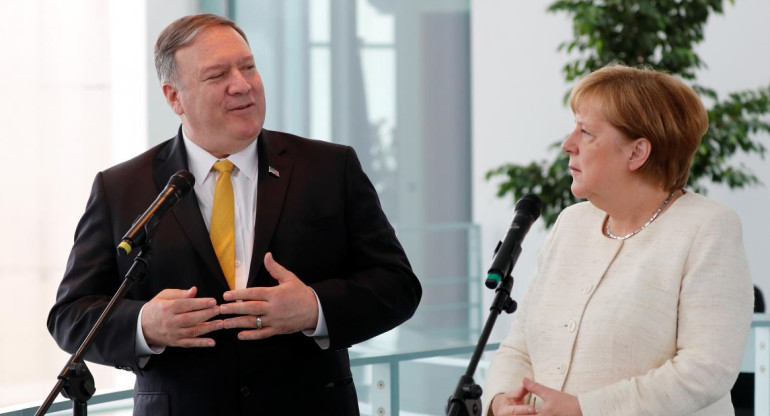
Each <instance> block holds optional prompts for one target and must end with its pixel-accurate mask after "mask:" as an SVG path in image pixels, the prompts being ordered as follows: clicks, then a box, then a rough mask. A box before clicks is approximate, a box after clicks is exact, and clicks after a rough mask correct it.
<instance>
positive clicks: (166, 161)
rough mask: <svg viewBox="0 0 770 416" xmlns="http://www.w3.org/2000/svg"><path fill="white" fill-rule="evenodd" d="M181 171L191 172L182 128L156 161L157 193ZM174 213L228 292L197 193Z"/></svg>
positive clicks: (181, 203) (204, 260)
mask: <svg viewBox="0 0 770 416" xmlns="http://www.w3.org/2000/svg"><path fill="white" fill-rule="evenodd" d="M180 170H189V167H188V165H187V150H186V149H185V146H184V140H183V139H182V127H181V126H180V127H179V132H178V133H177V135H176V137H175V138H173V139H171V141H170V142H169V144H168V145H167V146H165V147H164V148H163V149H162V150H161V151H160V152H159V153H158V155H157V156H156V157H155V161H154V165H153V177H154V180H155V184H156V185H157V187H158V189H163V188H164V187H165V186H166V183H167V182H168V179H169V178H170V177H171V175H173V174H174V173H176V172H178V171H180ZM196 179H197V178H196ZM171 212H172V214H173V215H174V217H175V218H176V220H177V222H178V223H179V226H180V227H181V228H182V230H184V232H185V234H186V235H187V238H188V239H189V240H190V242H191V243H192V245H193V247H195V250H196V251H197V252H198V254H199V255H200V256H201V258H202V259H203V262H204V264H206V267H208V269H209V271H211V273H212V274H213V275H214V276H215V277H216V279H217V280H218V281H219V282H220V284H221V285H222V287H223V289H225V290H229V286H228V285H227V279H225V275H224V273H223V272H222V268H221V267H220V266H219V261H218V260H217V255H216V253H215V252H214V247H213V246H212V245H211V238H210V237H209V232H208V229H206V223H205V222H203V216H202V215H201V210H200V207H199V206H198V198H197V197H196V196H195V191H192V192H190V194H189V195H187V197H186V198H184V199H182V200H181V201H179V203H178V204H177V206H175V207H174V208H173V209H172V210H171Z"/></svg>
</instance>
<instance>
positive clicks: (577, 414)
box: [492, 378, 583, 416]
mask: <svg viewBox="0 0 770 416" xmlns="http://www.w3.org/2000/svg"><path fill="white" fill-rule="evenodd" d="M523 389H524V390H525V394H526V393H532V394H534V395H535V396H537V397H539V398H540V399H541V400H542V401H543V406H542V407H541V408H540V411H539V412H538V413H537V414H538V415H542V416H583V412H582V411H581V410H580V403H579V402H578V399H577V396H573V395H571V394H567V393H563V392H560V391H558V390H554V389H549V388H548V387H546V386H544V385H542V384H540V383H535V382H534V381H532V380H530V379H528V378H525V379H524V387H523ZM492 404H494V401H492ZM513 414H516V413H513ZM521 414H531V413H521ZM495 415H497V413H495Z"/></svg>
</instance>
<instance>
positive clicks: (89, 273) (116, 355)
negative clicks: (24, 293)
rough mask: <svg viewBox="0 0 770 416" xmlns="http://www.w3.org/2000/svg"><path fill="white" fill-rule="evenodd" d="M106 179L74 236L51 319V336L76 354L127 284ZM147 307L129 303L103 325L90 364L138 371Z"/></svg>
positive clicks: (99, 178) (100, 180) (93, 192)
mask: <svg viewBox="0 0 770 416" xmlns="http://www.w3.org/2000/svg"><path fill="white" fill-rule="evenodd" d="M112 229H113V227H112V224H111V218H110V210H109V206H108V203H107V195H106V190H105V187H104V178H103V174H102V173H99V174H97V176H96V179H95V180H94V183H93V186H92V189H91V196H90V197H89V200H88V204H87V206H86V210H85V213H84V214H83V217H82V218H81V219H80V222H79V223H78V226H77V229H76V231H75V242H74V245H73V247H72V251H71V252H70V255H69V259H68V261H67V266H66V269H65V273H64V278H63V279H62V282H61V284H60V286H59V290H58V292H57V295H56V302H55V304H54V306H53V307H52V308H51V311H50V313H49V315H48V322H47V324H48V331H49V332H50V333H51V335H52V336H53V338H54V339H55V340H56V342H57V344H58V345H59V347H61V348H62V349H63V350H65V351H67V352H69V353H74V352H75V351H76V350H77V349H78V347H79V346H80V344H81V343H82V342H83V340H84V339H85V338H86V335H87V334H88V333H89V331H90V330H91V328H93V326H94V324H95V323H96V321H97V320H98V318H99V316H100V315H101V313H102V311H104V309H105V307H106V306H107V304H108V303H109V300H110V298H111V297H112V295H113V294H114V293H115V292H116V291H117V290H118V288H119V287H120V284H121V283H122V281H123V277H122V276H120V275H119V271H118V266H117V260H116V250H115V241H116V238H115V236H113V232H112ZM143 304H144V302H140V301H135V300H129V299H124V300H122V301H121V302H120V303H119V304H118V305H117V307H116V308H115V310H114V312H113V314H112V315H111V317H110V318H109V319H108V320H107V321H106V322H105V323H104V326H103V327H102V329H101V331H100V332H99V334H98V335H97V336H96V338H95V340H94V342H93V344H92V345H91V347H90V348H89V349H88V351H87V353H86V355H85V359H86V360H88V361H92V362H95V363H98V364H104V365H110V366H115V367H118V368H121V369H132V370H133V371H139V367H138V362H137V358H136V356H135V345H134V344H135V337H136V322H137V318H138V315H139V310H140V309H141V307H142V305H143Z"/></svg>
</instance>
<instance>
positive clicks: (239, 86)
mask: <svg viewBox="0 0 770 416" xmlns="http://www.w3.org/2000/svg"><path fill="white" fill-rule="evenodd" d="M249 91H251V84H250V83H249V81H248V80H247V79H246V77H244V76H243V74H242V73H241V71H240V70H237V69H236V70H233V75H232V77H231V81H230V85H229V86H228V93H230V94H232V95H238V94H246V93H248V92H249Z"/></svg>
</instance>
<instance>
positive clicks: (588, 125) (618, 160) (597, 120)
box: [561, 98, 633, 200]
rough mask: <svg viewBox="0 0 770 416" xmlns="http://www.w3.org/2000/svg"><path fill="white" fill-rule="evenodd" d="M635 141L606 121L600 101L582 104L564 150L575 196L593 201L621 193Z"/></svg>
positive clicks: (589, 101)
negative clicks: (619, 191) (617, 192)
mask: <svg viewBox="0 0 770 416" xmlns="http://www.w3.org/2000/svg"><path fill="white" fill-rule="evenodd" d="M632 147H633V141H631V140H629V139H628V138H626V137H625V136H624V134H623V133H621V132H620V131H619V130H617V129H616V128H615V127H613V126H612V125H611V124H610V123H609V122H608V121H607V120H605V118H604V116H603V114H602V111H601V105H600V101H598V99H596V98H592V99H587V100H585V101H583V103H582V104H581V105H580V107H579V108H578V109H577V111H576V112H575V129H574V130H573V131H572V133H570V135H569V137H567V138H566V139H565V140H564V143H562V145H561V148H562V150H564V151H565V152H566V153H567V154H568V155H569V169H570V173H571V174H572V193H573V194H574V195H575V196H576V197H578V198H585V199H588V200H592V199H594V198H601V197H603V196H604V197H606V196H608V195H609V196H611V195H613V194H616V191H618V190H622V189H623V188H622V187H623V186H624V184H625V182H624V181H625V180H626V179H627V178H628V174H629V173H630V170H629V166H628V161H629V159H630V157H631V153H632Z"/></svg>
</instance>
